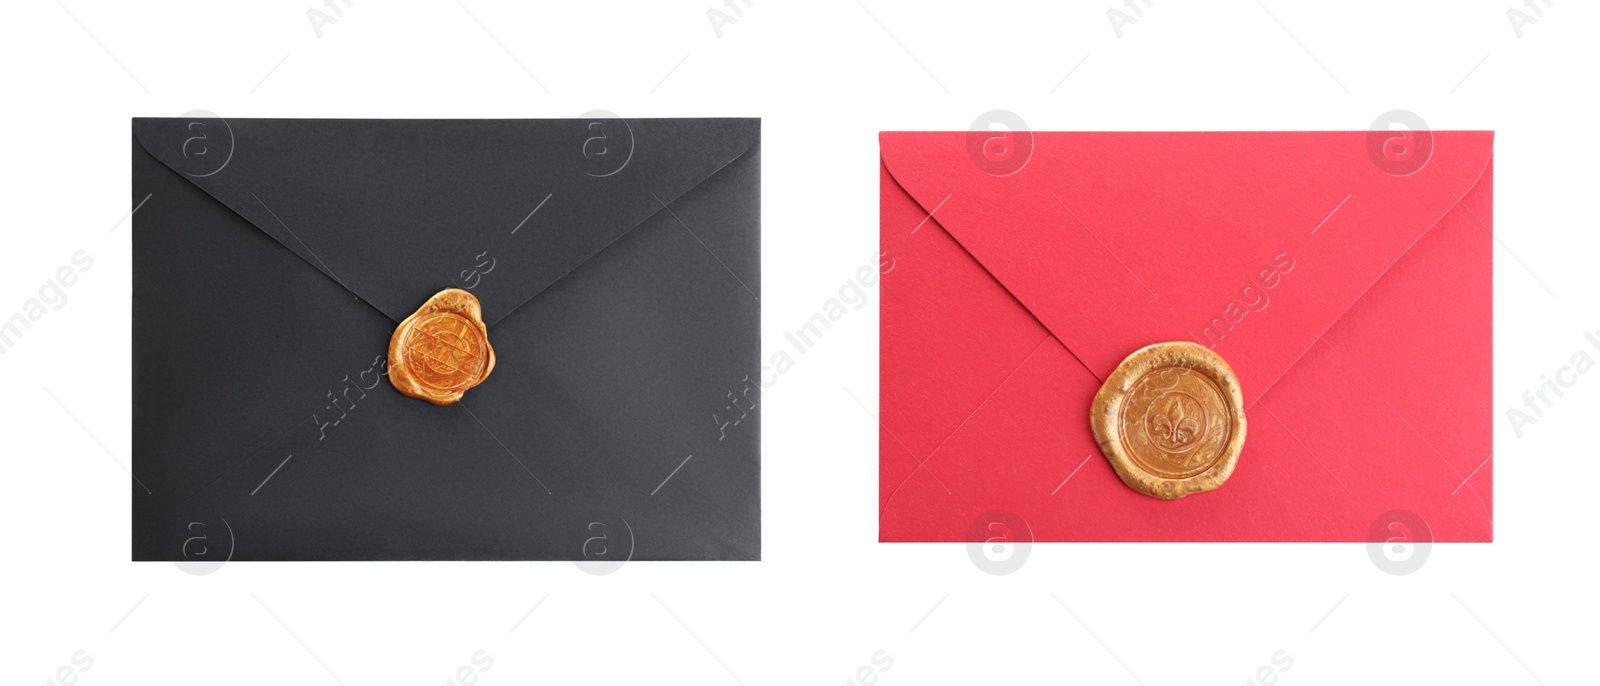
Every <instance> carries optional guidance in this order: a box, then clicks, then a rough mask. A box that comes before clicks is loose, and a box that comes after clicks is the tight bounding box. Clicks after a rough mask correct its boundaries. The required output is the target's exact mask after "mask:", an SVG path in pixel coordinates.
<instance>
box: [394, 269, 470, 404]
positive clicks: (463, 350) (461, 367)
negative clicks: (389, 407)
mask: <svg viewBox="0 0 1600 686" xmlns="http://www.w3.org/2000/svg"><path fill="white" fill-rule="evenodd" d="M492 371H494V348H493V347H490V345H489V328H488V326H486V325H485V324H484V323H483V306H482V305H480V304H479V303H478V298H477V297H476V296H474V295H472V294H471V293H468V292H466V291H464V290H461V289H459V288H446V289H444V290H442V291H439V292H438V293H437V294H435V295H434V296H433V297H432V298H428V301H427V302H425V303H423V304H422V307H420V308H417V311H416V313H415V314H412V315H411V316H410V317H406V320H405V321H403V322H400V326H399V327H398V328H396V329H395V330H394V336H393V337H392V338H390V339H389V381H390V382H391V383H393V384H394V387H395V389H397V390H399V391H400V392H401V393H404V394H406V395H409V396H411V397H413V398H418V399H421V400H426V401H428V402H430V403H433V404H435V405H452V404H454V403H455V402H456V401H458V400H460V399H461V396H462V395H463V394H465V393H466V392H467V390H468V389H470V388H472V387H474V386H477V385H478V384H480V383H483V380H484V379H487V378H489V372H492Z"/></svg>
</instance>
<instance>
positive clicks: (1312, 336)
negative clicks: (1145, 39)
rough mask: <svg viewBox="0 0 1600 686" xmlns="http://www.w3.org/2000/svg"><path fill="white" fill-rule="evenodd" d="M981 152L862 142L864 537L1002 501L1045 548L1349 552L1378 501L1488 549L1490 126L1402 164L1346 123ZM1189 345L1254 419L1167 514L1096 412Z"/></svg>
mask: <svg viewBox="0 0 1600 686" xmlns="http://www.w3.org/2000/svg"><path fill="white" fill-rule="evenodd" d="M1374 133H1375V132H1374ZM991 135H992V134H989V133H987V132H983V133H973V134H969V133H966V132H960V133H884V134H882V136H881V139H880V144H881V155H882V160H881V166H880V180H881V191H882V195H881V215H882V216H881V244H882V249H883V250H884V251H885V252H886V253H887V254H888V255H889V256H890V257H893V258H894V259H895V263H896V265H897V267H896V269H895V270H893V271H892V272H890V273H888V274H885V275H884V277H883V315H882V332H881V334H882V336H881V346H882V354H881V358H882V359H881V363H882V365H881V373H882V379H881V408H882V420H883V426H884V428H883V430H882V432H881V440H880V498H879V508H880V513H881V516H880V529H879V531H880V537H881V538H882V540H885V541H963V540H967V538H968V536H969V534H968V531H969V527H971V526H972V524H973V522H974V520H975V519H976V518H978V517H979V516H980V515H982V514H983V513H986V512H990V511H995V510H1004V511H1009V512H1011V513H1013V514H1014V515H1016V516H1017V517H1018V518H1020V520H1021V521H1024V522H1026V525H1027V527H1028V528H1029V529H1031V532H1032V537H1033V538H1034V539H1035V540H1051V541H1365V540H1368V537H1369V533H1368V531H1369V527H1370V526H1371V525H1372V524H1373V522H1374V521H1375V520H1377V519H1379V518H1380V517H1382V516H1384V515H1385V513H1387V512H1390V511H1393V510H1405V511H1409V512H1412V513H1415V514H1416V515H1417V516H1419V517H1420V518H1421V519H1422V520H1423V521H1424V522H1426V524H1427V525H1428V526H1429V527H1430V528H1431V532H1432V538H1433V540H1438V541H1487V540H1490V539H1491V538H1492V531H1493V527H1492V522H1493V519H1492V503H1493V498H1492V494H1493V478H1492V465H1487V464H1486V462H1487V461H1488V458H1489V454H1490V451H1491V439H1492V432H1491V428H1490V427H1491V425H1492V420H1493V418H1492V407H1491V405H1490V392H1491V388H1492V377H1491V368H1492V367H1491V365H1492V355H1491V353H1492V348H1491V344H1492V339H1491V332H1492V322H1493V317H1492V298H1491V287H1492V276H1493V267H1492V257H1493V253H1492V247H1493V245H1494V243H1493V237H1492V235H1491V233H1490V230H1491V228H1492V226H1493V224H1492V222H1493V191H1492V189H1493V174H1492V166H1493V165H1492V161H1493V134H1492V133H1490V132H1480V131H1434V132H1431V134H1428V135H1429V136H1431V149H1429V150H1428V151H1427V153H1426V155H1427V156H1426V160H1425V164H1422V165H1421V166H1420V168H1403V169H1402V168H1397V166H1396V165H1395V164H1393V163H1392V161H1388V160H1386V159H1385V158H1384V157H1383V151H1382V149H1381V146H1382V145H1383V144H1384V143H1385V142H1384V141H1383V140H1378V141H1377V143H1378V144H1379V147H1377V148H1375V147H1373V146H1372V145H1371V144H1372V142H1373V140H1374V138H1373V135H1374V134H1373V133H1369V132H1366V131H1352V132H1262V133H1032V134H1026V133H1023V134H1019V135H1017V137H1016V138H1017V139H1016V140H1013V141H1006V144H1007V145H1008V146H1011V150H1012V151H1013V152H1014V153H1015V154H1017V155H1024V156H1025V159H1019V160H1013V161H1011V162H1010V163H1009V164H1004V165H996V164H991V163H990V162H989V161H987V159H986V158H985V157H983V156H982V154H983V152H984V151H986V150H987V149H986V148H984V145H986V142H987V139H988V138H989V137H990V136H991ZM1375 151H1376V152H1375ZM1419 154H1420V153H1419ZM1017 162H1025V163H1023V164H1021V165H1020V167H1019V166H1018V165H1017ZM1411 166H1413V167H1414V166H1416V165H1415V164H1412V165H1411ZM1402 173H1403V174H1404V175H1400V174H1402ZM1182 340H1187V341H1194V342H1197V343H1200V344H1202V345H1207V346H1209V347H1211V349H1212V350H1214V351H1216V352H1217V353H1218V354H1220V355H1221V356H1222V357H1223V358H1224V359H1225V360H1227V362H1228V364H1229V365H1230V366H1231V367H1232V368H1233V370H1234V371H1235V372H1236V373H1237V374H1238V377H1239V379H1240V382H1241V386H1242V388H1243V391H1244V396H1245V404H1246V416H1247V418H1248V421H1249V427H1250V428H1249V437H1248V439H1247V441H1246V443H1245V445H1244V450H1243V453H1242V454H1241V456H1240V458H1239V463H1238V468H1237V469H1236V470H1235V472H1234V473H1233V475H1232V476H1231V477H1230V479H1229V480H1228V481H1227V483H1226V484H1225V485H1223V486H1222V487H1221V488H1219V489H1218V490H1216V491H1212V492H1209V493H1202V494H1197V495H1193V496H1190V497H1186V498H1183V499H1181V500H1176V501H1170V502H1169V501H1162V500H1157V499H1154V498H1150V497H1147V496H1145V495H1141V494H1139V493H1136V492H1134V491H1133V490H1131V489H1129V488H1127V487H1126V486H1124V485H1123V484H1122V482H1121V481H1120V480H1118V478H1117V476H1116V474H1115V473H1114V471H1113V470H1112V468H1111V466H1110V465H1109V464H1108V463H1107V462H1106V460H1105V458H1104V457H1102V456H1101V455H1100V451H1099V449H1098V447H1097V446H1096V445H1095V442H1094V438H1093V436H1092V435H1091V432H1090V427H1089V406H1090V402H1091V400H1092V399H1093V397H1094V395H1095V392H1096V391H1097V390H1098V389H1099V388H1100V386H1101V383H1102V381H1103V380H1104V379H1105V378H1106V376H1107V375H1108V374H1110V373H1111V371H1112V370H1113V369H1115V368H1116V366H1117V364H1118V363H1119V362H1121V361H1122V359H1123V358H1124V357H1126V356H1127V355H1128V354H1130V353H1132V352H1133V351H1135V350H1137V349H1139V348H1141V347H1143V346H1145V345H1149V344H1152V343H1158V342H1163V341H1182ZM980 530H981V529H980Z"/></svg>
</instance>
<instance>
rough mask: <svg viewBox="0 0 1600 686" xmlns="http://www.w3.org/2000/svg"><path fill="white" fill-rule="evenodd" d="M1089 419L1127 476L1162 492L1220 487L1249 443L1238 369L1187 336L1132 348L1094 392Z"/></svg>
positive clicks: (1135, 484)
mask: <svg viewBox="0 0 1600 686" xmlns="http://www.w3.org/2000/svg"><path fill="white" fill-rule="evenodd" d="M1089 421H1090V425H1091V426H1092V427H1093V429H1094V437H1095V441H1096V442H1098V443H1099V444H1100V452H1101V453H1104V454H1105V456H1106V459H1107V460H1109V461H1110V462H1111V466H1112V467H1113V468H1114V469H1116V470H1117V476H1119V477H1121V478H1122V482H1123V483H1125V484H1127V485H1128V487H1129V488H1132V489H1133V490H1136V491H1138V492H1140V493H1143V494H1145V495H1149V496H1154V497H1157V498H1161V499H1163V500H1176V499H1178V498H1182V497H1184V496H1186V495H1190V494H1193V493H1202V492H1205V491H1210V490H1213V489H1216V488H1218V487H1220V486H1221V485H1222V483H1223V482H1224V481H1227V480H1228V476H1229V475H1231V474H1233V468H1234V466H1235V465H1236V464H1238V462H1239V451H1240V450H1241V449H1242V448H1244V434H1245V423H1244V396H1243V394H1242V393H1241V392H1240V390H1239V379H1238V377H1236V376H1234V374H1233V369H1231V368H1230V367H1228V363H1227V362H1225V361H1223V359H1222V357H1221V356H1219V355H1217V354H1216V353H1214V352H1212V351H1211V349H1210V348H1207V347H1205V346H1203V345H1199V344H1197V343H1190V342H1188V341H1179V342H1174V343H1157V344H1155V345H1151V346H1147V347H1144V348H1140V349H1139V350H1137V351H1135V352H1134V353H1133V354H1132V355H1129V356H1128V358H1127V359H1125V360H1123V361H1122V364H1119V365H1117V369H1116V371H1114V372H1112V373H1111V376H1110V377H1109V378H1107V379H1106V382H1105V385H1103V386H1101V387H1100V392H1099V393H1096V394H1095V397H1094V404H1093V409H1092V410H1091V411H1090V420H1089Z"/></svg>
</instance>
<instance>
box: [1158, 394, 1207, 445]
mask: <svg viewBox="0 0 1600 686" xmlns="http://www.w3.org/2000/svg"><path fill="white" fill-rule="evenodd" d="M1185 401H1188V402H1185ZM1190 405H1197V404H1196V403H1195V402H1194V401H1193V400H1190V399H1189V398H1187V397H1185V396H1182V395H1177V394H1174V395H1169V396H1167V397H1166V398H1164V399H1163V402H1162V403H1161V404H1160V406H1159V408H1158V409H1157V411H1156V412H1155V413H1153V414H1152V416H1151V417H1150V435H1151V437H1152V438H1154V439H1155V441H1156V443H1157V444H1158V445H1160V446H1161V447H1163V448H1166V449H1168V450H1181V449H1183V448H1186V447H1188V446H1189V444H1191V443H1193V442H1194V440H1195V439H1196V438H1198V437H1199V435H1200V418H1198V417H1197V416H1196V415H1198V414H1199V413H1200V408H1199V407H1198V406H1196V407H1189V406H1190Z"/></svg>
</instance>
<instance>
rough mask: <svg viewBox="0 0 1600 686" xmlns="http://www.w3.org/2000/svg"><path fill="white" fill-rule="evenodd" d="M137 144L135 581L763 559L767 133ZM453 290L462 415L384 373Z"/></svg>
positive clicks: (510, 130)
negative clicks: (165, 569) (500, 563)
mask: <svg viewBox="0 0 1600 686" xmlns="http://www.w3.org/2000/svg"><path fill="white" fill-rule="evenodd" d="M133 132H134V141H133V195H134V198H135V202H139V201H140V200H142V199H144V198H147V197H148V202H146V203H145V204H144V206H143V207H142V209H141V210H140V211H139V212H138V214H137V215H136V216H135V217H134V243H133V274H134V296H133V351H134V353H133V354H134V359H133V394H134V397H133V406H134V418H133V419H134V421H133V451H134V455H133V462H134V466H133V471H134V474H135V475H136V476H137V478H138V481H139V482H140V484H143V485H137V484H136V485H135V486H134V495H133V558H134V559H136V560H184V559H189V560H197V559H198V560H221V559H225V558H224V554H225V553H226V554H227V555H231V559H235V560H238V559H246V560H310V559H317V560H399V559H426V560H469V559H470V560H478V559H484V560H539V559H551V560H583V559H594V560H624V559H635V560H676V559H697V560H707V559H734V560H753V559H759V557H760V455H759V445H760V441H759V436H760V432H759V412H758V410H756V408H755V403H756V402H757V401H758V399H757V398H756V396H755V394H754V392H753V390H754V383H753V380H754V378H755V374H756V370H757V368H758V366H759V354H760V336H759V325H760V301H759V298H758V297H759V295H760V286H761V279H760V244H759V241H760V168H761V167H760V165H761V162H760V122H759V120H754V119H657V120H630V121H623V120H620V119H596V120H278V119H246V120H240V119H232V120H227V121H224V120H221V119H217V118H213V117H202V118H195V119H189V118H184V119H136V120H134V122H133ZM449 287H456V288H462V289H468V290H470V291H471V292H472V293H473V294H474V295H476V296H477V297H478V299H479V300H481V301H482V303H483V309H484V320H485V321H486V322H487V323H488V327H489V328H488V331H489V339H490V341H491V342H492V344H493V346H494V349H495V351H496V354H497V358H498V359H497V366H496V367H495V370H494V373H493V375H492V376H490V377H489V378H488V379H487V380H486V381H485V382H484V383H483V384H482V385H481V386H478V387H477V388H474V389H472V390H471V391H469V392H467V394H466V396H465V398H464V400H463V402H462V403H459V404H457V405H454V406H449V407H437V406H434V405H431V404H429V403H426V402H423V401H420V400H416V399H413V398H407V397H404V396H402V395H401V394H400V393H398V392H397V391H396V390H395V389H394V388H393V387H392V386H391V385H390V383H389V381H388V379H386V378H383V374H384V373H385V372H386V369H387V368H386V366H385V365H384V361H385V359H386V353H387V346H388V343H389V338H390V335H391V334H392V333H393V332H394V329H395V326H396V324H397V323H398V322H399V321H400V320H402V319H404V318H405V317H407V316H408V315H410V314H411V313H412V312H413V311H414V310H415V309H416V308H417V307H418V306H419V305H421V304H422V303H423V302H424V301H425V300H427V299H428V297H429V296H431V295H433V294H434V293H436V292H438V291H440V290H441V289H444V288H449ZM713 417H715V418H716V419H715V420H714V419H713ZM691 455H692V457H690V456H691Z"/></svg>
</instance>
